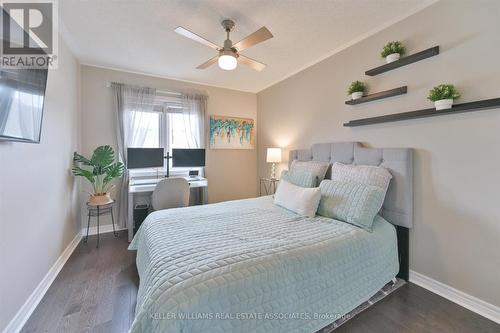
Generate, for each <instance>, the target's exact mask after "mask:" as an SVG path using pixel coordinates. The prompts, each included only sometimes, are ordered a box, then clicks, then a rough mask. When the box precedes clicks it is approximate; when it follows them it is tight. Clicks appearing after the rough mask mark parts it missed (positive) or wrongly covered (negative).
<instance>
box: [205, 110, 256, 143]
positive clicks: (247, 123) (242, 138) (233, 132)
mask: <svg viewBox="0 0 500 333" xmlns="http://www.w3.org/2000/svg"><path fill="white" fill-rule="evenodd" d="M254 140H255V128H254V120H253V119H250V118H238V117H229V116H210V148H211V149H254Z"/></svg>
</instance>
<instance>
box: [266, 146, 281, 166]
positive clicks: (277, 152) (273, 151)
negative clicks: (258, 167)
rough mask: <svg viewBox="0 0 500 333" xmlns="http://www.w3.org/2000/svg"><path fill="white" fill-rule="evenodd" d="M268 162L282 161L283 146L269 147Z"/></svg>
mask: <svg viewBox="0 0 500 333" xmlns="http://www.w3.org/2000/svg"><path fill="white" fill-rule="evenodd" d="M266 162H268V163H281V148H267V157H266Z"/></svg>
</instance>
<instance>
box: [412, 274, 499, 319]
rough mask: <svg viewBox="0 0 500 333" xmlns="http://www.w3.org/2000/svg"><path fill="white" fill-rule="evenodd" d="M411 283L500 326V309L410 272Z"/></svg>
mask: <svg viewBox="0 0 500 333" xmlns="http://www.w3.org/2000/svg"><path fill="white" fill-rule="evenodd" d="M410 282H412V283H415V284H416V285H419V286H420V287H422V288H425V289H427V290H430V291H432V292H433V293H435V294H438V295H439V296H442V297H444V298H446V299H448V300H450V301H452V302H454V303H457V304H458V305H460V306H463V307H464V308H466V309H469V310H471V311H473V312H475V313H477V314H479V315H481V316H483V317H486V318H488V319H490V320H493V321H494V322H496V323H498V324H500V307H498V306H495V305H493V304H490V303H488V302H485V301H483V300H481V299H479V298H477V297H474V296H471V295H469V294H466V293H464V292H463V291H460V290H458V289H455V288H453V287H450V286H448V285H446V284H444V283H441V282H439V281H436V280H434V279H431V278H430V277H428V276H425V275H423V274H420V273H417V272H415V271H412V270H410Z"/></svg>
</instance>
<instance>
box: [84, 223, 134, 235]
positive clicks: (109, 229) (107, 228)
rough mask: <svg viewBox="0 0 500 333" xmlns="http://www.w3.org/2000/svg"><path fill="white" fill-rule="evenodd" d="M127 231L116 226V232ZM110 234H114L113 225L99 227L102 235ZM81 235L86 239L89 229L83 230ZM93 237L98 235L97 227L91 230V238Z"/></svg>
mask: <svg viewBox="0 0 500 333" xmlns="http://www.w3.org/2000/svg"><path fill="white" fill-rule="evenodd" d="M125 229H127V228H122V227H119V226H117V225H115V231H120V230H125ZM108 232H113V225H112V224H105V225H101V226H99V233H100V234H105V233H108ZM81 233H82V237H85V235H86V234H87V227H85V228H82V231H81ZM91 235H97V227H96V226H94V227H90V228H89V236H91Z"/></svg>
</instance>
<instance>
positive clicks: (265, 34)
mask: <svg viewBox="0 0 500 333" xmlns="http://www.w3.org/2000/svg"><path fill="white" fill-rule="evenodd" d="M272 37H273V34H272V33H271V31H269V30H267V28H266V27H262V28H260V29H259V30H257V31H256V32H254V33H253V34H250V35H248V36H247V37H245V38H243V39H242V40H240V41H239V42H238V43H236V44H234V45H233V47H234V48H236V49H237V50H238V51H243V50H245V49H248V48H249V47H250V46H253V45H255V44H258V43H262V42H263V41H265V40H268V39H269V38H272Z"/></svg>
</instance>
